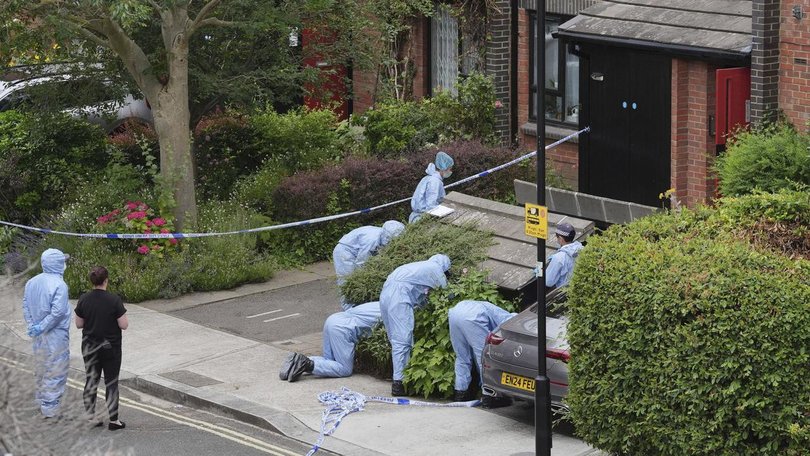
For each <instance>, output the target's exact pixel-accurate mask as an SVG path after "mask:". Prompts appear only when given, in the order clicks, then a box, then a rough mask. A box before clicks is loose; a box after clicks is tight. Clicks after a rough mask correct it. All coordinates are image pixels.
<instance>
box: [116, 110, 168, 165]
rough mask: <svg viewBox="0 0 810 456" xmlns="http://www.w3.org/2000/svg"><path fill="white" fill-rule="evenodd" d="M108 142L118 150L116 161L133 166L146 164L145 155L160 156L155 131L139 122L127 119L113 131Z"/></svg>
mask: <svg viewBox="0 0 810 456" xmlns="http://www.w3.org/2000/svg"><path fill="white" fill-rule="evenodd" d="M107 141H108V143H109V144H110V145H111V146H113V147H114V148H115V149H116V150H118V151H119V152H120V154H121V155H120V156H119V157H120V158H119V159H118V161H119V162H120V163H122V164H130V165H133V166H136V167H138V166H140V167H143V166H146V160H145V156H146V155H151V156H153V157H158V156H160V145H159V144H158V138H157V133H155V130H154V129H153V128H152V127H151V126H149V125H144V124H143V123H141V122H135V121H127V122H125V123H123V124H122V125H121V126H120V127H119V128H118V129H116V130H115V131H113V132H112V133H111V134H110V136H109V137H108V138H107Z"/></svg>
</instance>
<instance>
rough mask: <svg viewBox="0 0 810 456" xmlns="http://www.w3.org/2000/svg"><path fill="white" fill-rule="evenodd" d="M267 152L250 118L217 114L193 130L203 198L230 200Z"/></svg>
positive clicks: (231, 114) (226, 113)
mask: <svg viewBox="0 0 810 456" xmlns="http://www.w3.org/2000/svg"><path fill="white" fill-rule="evenodd" d="M265 153H266V151H265V149H264V146H263V144H262V141H261V140H260V138H259V133H258V131H257V130H256V127H255V125H254V124H253V122H251V119H250V118H249V117H248V116H246V115H244V114H242V113H239V112H236V111H232V110H228V111H217V112H214V113H213V114H211V115H208V116H206V117H204V118H202V119H201V120H200V122H198V123H197V126H196V127H195V128H194V161H195V164H196V177H197V190H198V192H199V195H200V197H201V199H203V200H208V199H228V197H229V196H230V194H231V191H232V189H233V186H234V185H235V184H236V182H237V180H238V179H239V178H240V177H242V176H246V175H248V174H251V173H254V172H255V171H256V170H257V169H259V167H260V166H261V164H262V160H263V158H264V155H265Z"/></svg>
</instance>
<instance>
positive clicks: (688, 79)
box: [670, 59, 717, 207]
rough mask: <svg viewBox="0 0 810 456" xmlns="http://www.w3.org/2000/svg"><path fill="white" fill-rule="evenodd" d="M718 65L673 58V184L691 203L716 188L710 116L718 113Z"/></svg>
mask: <svg viewBox="0 0 810 456" xmlns="http://www.w3.org/2000/svg"><path fill="white" fill-rule="evenodd" d="M716 69H717V68H716V67H714V66H711V65H709V64H707V63H706V62H700V61H693V60H682V59H673V60H672V108H671V109H672V126H671V128H672V131H671V147H670V154H671V185H672V187H674V188H675V196H676V198H677V199H678V200H679V201H680V202H681V203H683V204H685V205H687V206H689V207H693V206H695V205H697V204H698V203H704V202H707V201H708V200H709V199H710V198H711V196H712V195H713V194H714V189H715V178H714V176H713V175H712V173H711V171H710V170H711V166H712V164H713V161H714V156H715V153H714V150H715V146H714V140H713V138H712V137H711V136H709V129H708V120H709V116H710V115H714V114H715V113H714V111H715V109H714V102H715V81H714V73H715V70H716Z"/></svg>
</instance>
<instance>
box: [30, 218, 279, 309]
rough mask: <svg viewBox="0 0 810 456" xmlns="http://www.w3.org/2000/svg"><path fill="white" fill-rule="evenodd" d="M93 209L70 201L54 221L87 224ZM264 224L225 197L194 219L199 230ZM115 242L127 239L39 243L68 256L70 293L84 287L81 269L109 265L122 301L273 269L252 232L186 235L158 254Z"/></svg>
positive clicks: (216, 285)
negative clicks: (143, 251)
mask: <svg viewBox="0 0 810 456" xmlns="http://www.w3.org/2000/svg"><path fill="white" fill-rule="evenodd" d="M94 212H97V211H94V210H93V209H92V208H83V207H81V204H73V205H71V206H69V207H67V208H66V209H65V210H64V211H63V213H62V214H61V216H60V217H59V219H58V221H57V224H56V226H57V227H65V226H76V225H82V224H83V223H89V222H88V220H87V219H86V218H85V217H86V216H84V215H82V214H88V213H94ZM267 223H268V220H267V219H266V218H264V217H261V216H259V215H258V214H256V213H254V212H252V211H249V210H246V209H244V208H242V207H240V206H238V205H236V204H233V203H228V202H216V203H212V204H210V205H202V206H201V207H200V214H199V221H198V224H199V228H200V229H202V230H205V231H230V230H234V229H237V228H240V229H241V228H244V227H258V226H263V225H266V224H267ZM121 242H128V241H126V240H111V239H78V238H72V237H64V236H57V235H52V236H48V237H47V238H46V239H45V242H43V244H44V245H47V246H49V247H55V248H59V249H61V250H63V251H64V252H67V253H69V254H70V255H71V261H70V264H69V265H68V268H67V270H66V271H65V281H66V282H67V283H68V286H69V287H70V294H71V296H72V297H76V296H78V295H80V294H81V293H82V292H83V291H86V290H87V289H88V288H89V287H90V284H89V282H88V281H87V273H88V271H89V270H90V268H91V267H92V266H96V265H103V266H106V267H107V269H109V271H110V289H111V291H113V292H117V293H121V295H123V297H124V299H125V300H127V302H140V301H144V300H147V299H155V298H171V297H176V296H179V295H181V294H183V293H188V292H191V291H208V290H222V289H228V288H233V287H235V286H237V285H240V284H244V283H249V282H256V281H261V280H267V279H268V278H270V276H271V275H272V273H273V271H274V270H275V269H276V268H277V266H276V261H275V260H274V259H273V258H272V257H270V256H268V255H265V254H261V253H259V252H258V247H257V242H258V236H257V235H255V234H241V235H231V236H222V237H209V238H200V239H188V240H185V241H183V242H182V243H181V244H179V245H178V249H177V250H176V251H166V252H164V255H163V256H162V257H161V256H158V255H139V254H138V253H136V252H134V251H132V250H124V249H121V247H120V243H121Z"/></svg>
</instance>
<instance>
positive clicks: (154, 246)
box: [152, 244, 161, 250]
mask: <svg viewBox="0 0 810 456" xmlns="http://www.w3.org/2000/svg"><path fill="white" fill-rule="evenodd" d="M160 249H161V247H160V246H159V245H157V244H155V245H153V246H152V250H160Z"/></svg>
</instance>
